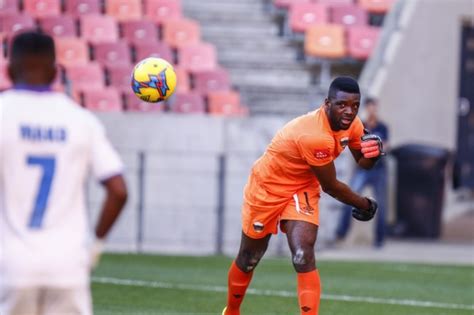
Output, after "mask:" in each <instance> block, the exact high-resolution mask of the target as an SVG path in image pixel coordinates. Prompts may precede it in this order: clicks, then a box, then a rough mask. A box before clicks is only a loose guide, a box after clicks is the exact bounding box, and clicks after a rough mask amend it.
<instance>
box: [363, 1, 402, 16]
mask: <svg viewBox="0 0 474 315" xmlns="http://www.w3.org/2000/svg"><path fill="white" fill-rule="evenodd" d="M358 3H359V5H360V6H361V7H362V8H364V9H366V10H367V11H369V12H371V13H378V14H383V13H387V12H388V11H389V10H390V9H391V7H392V5H393V4H394V3H395V0H358Z"/></svg>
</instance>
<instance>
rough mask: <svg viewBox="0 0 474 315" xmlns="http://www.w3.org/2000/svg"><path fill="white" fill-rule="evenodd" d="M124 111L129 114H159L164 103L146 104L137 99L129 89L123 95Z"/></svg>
mask: <svg viewBox="0 0 474 315" xmlns="http://www.w3.org/2000/svg"><path fill="white" fill-rule="evenodd" d="M125 103H126V110H127V111H130V112H155V113H157V112H158V113H159V112H162V111H163V110H164V109H165V106H166V105H165V103H164V102H159V103H148V102H144V101H142V100H141V99H139V98H138V97H137V96H136V95H135V94H133V92H132V90H131V89H130V90H129V92H128V93H125Z"/></svg>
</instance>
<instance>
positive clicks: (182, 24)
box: [163, 19, 201, 48]
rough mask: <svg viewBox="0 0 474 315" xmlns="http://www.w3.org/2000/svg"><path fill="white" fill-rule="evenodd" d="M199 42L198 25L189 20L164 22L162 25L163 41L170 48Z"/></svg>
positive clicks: (199, 31) (199, 30)
mask: <svg viewBox="0 0 474 315" xmlns="http://www.w3.org/2000/svg"><path fill="white" fill-rule="evenodd" d="M200 40H201V29H200V27H199V24H198V23H197V22H196V21H194V20H190V19H173V20H166V21H165V22H164V23H163V41H165V42H166V43H168V44H169V45H170V46H171V47H172V48H179V47H181V46H183V45H189V44H195V43H198V42H199V41H200Z"/></svg>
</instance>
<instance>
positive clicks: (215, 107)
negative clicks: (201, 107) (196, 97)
mask: <svg viewBox="0 0 474 315" xmlns="http://www.w3.org/2000/svg"><path fill="white" fill-rule="evenodd" d="M207 104H208V106H209V113H210V114H213V115H229V116H240V115H241V114H242V107H241V106H240V95H239V93H237V92H235V91H217V92H211V93H209V94H208V96H207Z"/></svg>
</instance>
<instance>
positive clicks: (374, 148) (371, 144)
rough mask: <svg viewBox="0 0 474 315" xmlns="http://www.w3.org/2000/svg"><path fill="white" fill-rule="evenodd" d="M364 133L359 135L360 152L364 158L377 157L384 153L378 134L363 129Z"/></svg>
mask: <svg viewBox="0 0 474 315" xmlns="http://www.w3.org/2000/svg"><path fill="white" fill-rule="evenodd" d="M364 133H365V135H363V136H362V137H361V140H362V143H361V144H360V145H361V147H362V148H361V152H362V154H363V155H364V157H365V158H366V159H371V158H379V157H381V156H383V155H385V152H384V151H383V144H382V139H380V137H379V136H377V135H374V134H371V133H369V131H368V130H367V129H364Z"/></svg>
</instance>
